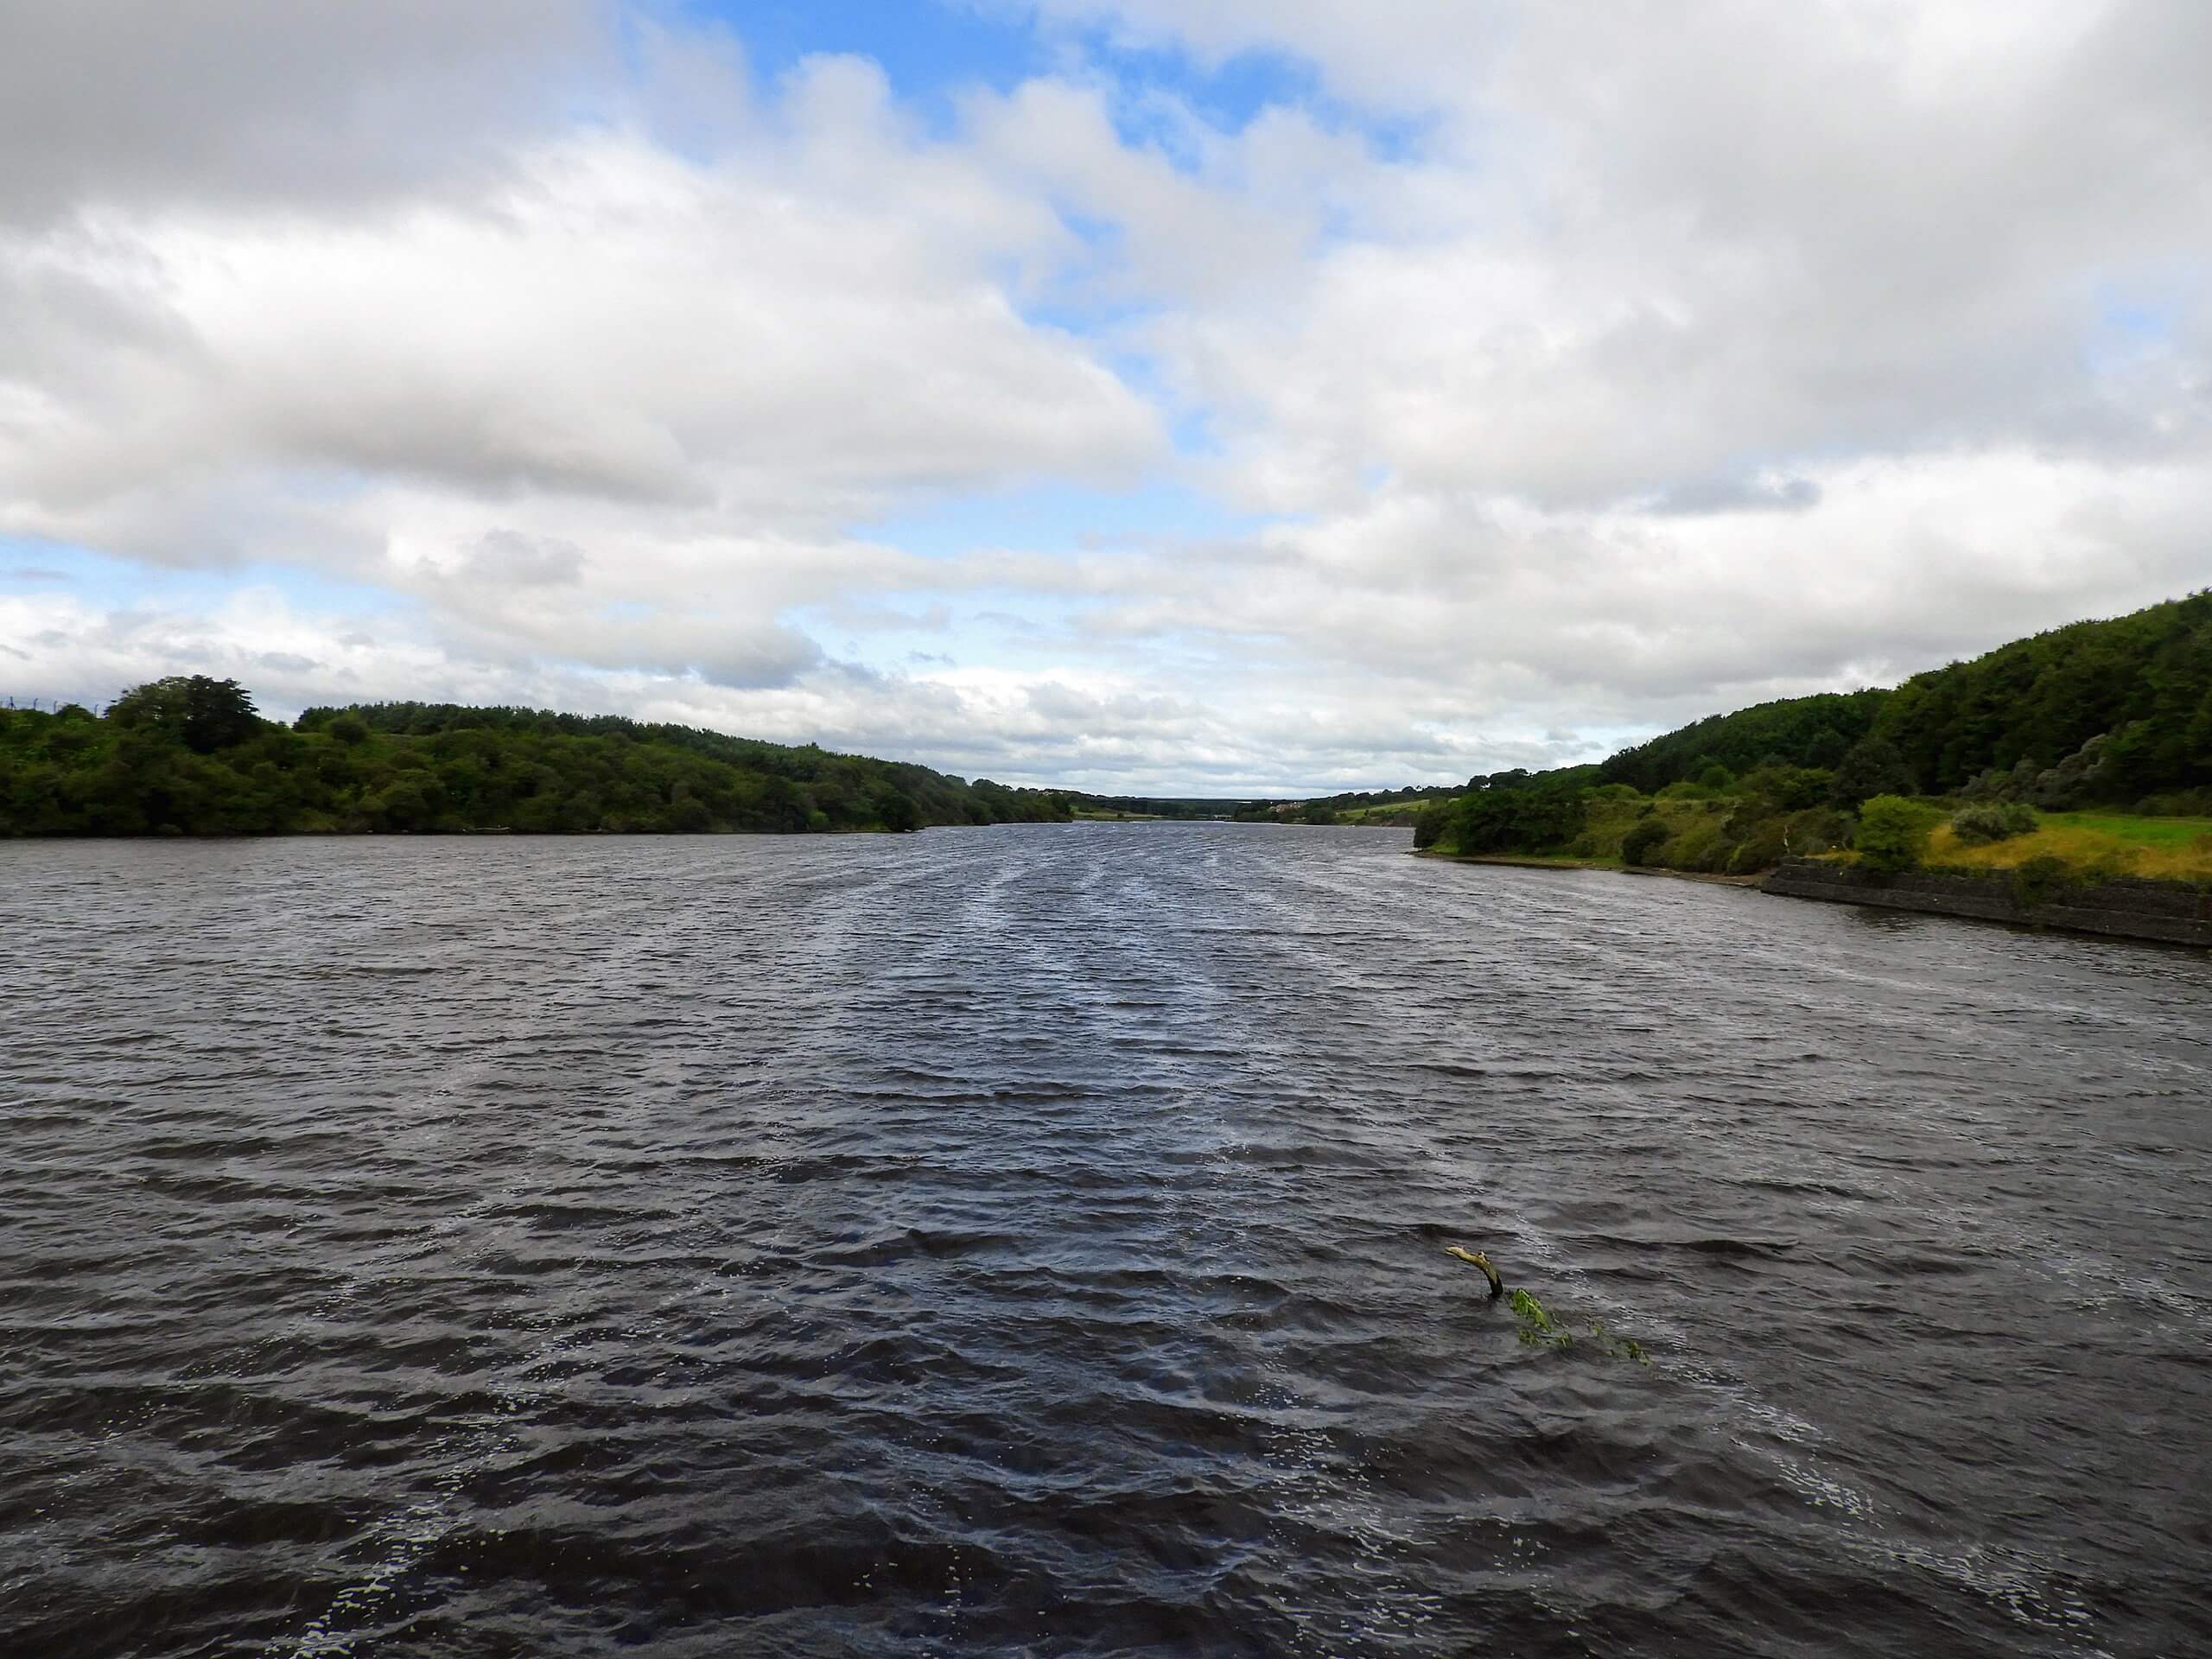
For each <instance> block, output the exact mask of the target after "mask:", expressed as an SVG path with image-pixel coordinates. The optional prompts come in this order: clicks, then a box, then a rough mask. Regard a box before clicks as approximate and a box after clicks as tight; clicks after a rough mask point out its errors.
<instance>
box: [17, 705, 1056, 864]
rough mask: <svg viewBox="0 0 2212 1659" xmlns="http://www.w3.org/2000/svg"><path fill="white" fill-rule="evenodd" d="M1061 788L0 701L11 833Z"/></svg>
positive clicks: (383, 821)
mask: <svg viewBox="0 0 2212 1659" xmlns="http://www.w3.org/2000/svg"><path fill="white" fill-rule="evenodd" d="M1069 816H1070V806H1069V801H1068V798H1067V797H1066V796H1065V795H1063V794H1059V793H1056V792H1052V791H1043V790H1032V789H1012V788H1007V787H1005V786H1002V785H998V784H995V783H992V782H991V781H989V780H988V779H978V780H977V781H976V782H975V783H972V784H971V783H969V782H967V781H966V780H964V779H959V778H952V777H947V776H946V775H944V773H941V772H932V771H931V770H930V769H929V768H928V767H926V766H912V765H907V764H904V763H901V762H897V761H889V760H873V759H870V758H868V757H867V756H864V755H853V754H837V753H831V752H829V751H828V750H825V749H821V748H817V747H812V746H808V747H789V746H786V745H783V744H778V743H765V742H761V741H758V740H754V739H749V738H739V737H731V736H728V735H726V734H722V733H720V732H710V731H704V730H701V729H699V728H695V727H688V726H671V725H652V724H646V723H643V722H640V721H632V720H626V719H623V718H621V717H620V716H617V715H566V714H557V713H554V712H552V711H550V710H546V709H505V708H493V709H468V708H461V707H458V706H456V705H453V704H448V703H419V702H385V703H364V704H356V705H353V706H352V707H349V708H345V709H309V710H308V711H307V712H306V713H305V714H303V715H301V716H300V718H299V720H298V721H297V722H296V724H295V725H293V726H289V727H287V726H283V725H279V724H277V723H275V722H272V721H264V720H262V719H260V718H259V717H258V716H257V715H256V714H255V712H254V708H253V702H252V699H251V696H250V695H249V694H248V693H247V692H246V691H245V690H244V689H243V688H241V687H239V686H238V685H237V684H236V683H235V682H232V681H217V680H210V679H207V678H205V677H200V676H194V677H180V678H175V679H170V680H162V681H156V682H155V683H153V684H151V685H147V686H141V687H138V688H137V689H136V690H132V691H130V692H127V693H125V694H124V696H121V697H119V698H118V699H117V701H116V702H115V703H114V705H113V706H112V707H111V708H110V709H108V711H107V713H106V715H105V717H100V718H96V717H94V716H93V715H92V714H90V713H89V712H87V711H86V710H85V709H74V708H65V709H61V710H60V711H59V712H57V713H51V714H48V713H38V712H32V711H27V710H22V709H13V710H0V835H17V836H143V835H282V834H288V833H296V832H326V833H327V832H338V833H346V832H354V833H359V832H372V831H373V832H378V833H386V834H391V833H405V832H430V833H450V832H462V831H485V830H518V831H541V832H559V833H569V834H586V833H594V832H612V833H637V832H644V833H652V832H668V831H700V830H722V831H744V832H753V833H768V834H804V833H807V832H810V831H817V832H818V831H829V830H868V829H892V830H896V829H920V828H922V827H924V826H925V825H931V824H958V823H1001V822H1007V821H1064V820H1065V819H1066V818H1067V817H1069Z"/></svg>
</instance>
